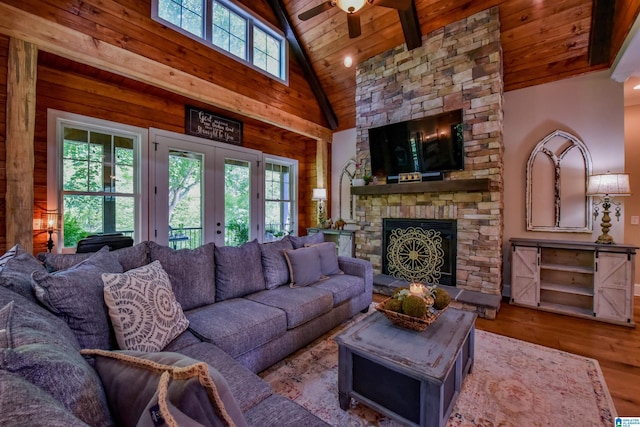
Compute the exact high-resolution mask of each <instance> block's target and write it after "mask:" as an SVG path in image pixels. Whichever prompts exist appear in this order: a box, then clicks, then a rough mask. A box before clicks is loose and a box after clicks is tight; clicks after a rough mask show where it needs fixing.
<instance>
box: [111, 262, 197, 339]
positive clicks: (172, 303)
mask: <svg viewBox="0 0 640 427" xmlns="http://www.w3.org/2000/svg"><path fill="white" fill-rule="evenodd" d="M102 280H103V282H104V300H105V302H106V304H107V306H108V307H109V316H110V317H111V323H112V324H113V329H114V331H115V334H116V339H117V340H118V345H119V346H120V348H121V349H123V350H137V351H150V352H153V351H160V350H162V349H163V348H165V347H166V346H167V344H169V343H170V342H171V341H173V340H174V339H175V338H176V337H178V335H180V334H181V333H183V332H184V331H185V330H186V329H187V328H188V327H189V321H188V320H187V318H186V317H185V315H184V313H183V312H182V307H180V303H178V301H176V297H175V295H174V294H173V290H172V289H171V282H170V280H169V276H168V275H167V273H166V272H165V271H164V270H163V269H162V265H161V264H160V261H154V262H152V263H151V264H149V265H145V266H142V267H139V268H135V269H133V270H129V271H127V272H126V273H122V274H110V273H105V274H103V275H102Z"/></svg>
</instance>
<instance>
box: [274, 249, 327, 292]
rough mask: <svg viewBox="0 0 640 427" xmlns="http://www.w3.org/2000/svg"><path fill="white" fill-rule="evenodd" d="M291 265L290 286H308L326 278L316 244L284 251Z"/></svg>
mask: <svg viewBox="0 0 640 427" xmlns="http://www.w3.org/2000/svg"><path fill="white" fill-rule="evenodd" d="M284 256H285V258H286V259H287V264H288V265H289V276H290V277H291V284H290V286H291V287H292V288H293V287H297V286H307V285H311V284H312V283H315V282H317V281H320V280H323V279H326V276H324V275H323V274H322V271H321V270H320V253H319V252H318V248H316V247H315V246H309V247H306V248H300V249H294V250H289V251H284Z"/></svg>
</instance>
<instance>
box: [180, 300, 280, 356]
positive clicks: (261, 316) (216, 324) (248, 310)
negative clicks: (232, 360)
mask: <svg viewBox="0 0 640 427" xmlns="http://www.w3.org/2000/svg"><path fill="white" fill-rule="evenodd" d="M186 316H187V318H188V319H189V324H190V330H191V331H192V332H193V333H194V334H196V335H197V336H199V337H201V338H202V339H203V340H206V341H208V342H212V343H214V344H215V345H217V346H218V347H220V348H221V349H222V350H224V351H226V352H227V353H229V354H230V355H231V356H232V357H236V356H238V355H241V354H243V353H246V352H247V351H250V350H253V349H254V348H256V347H260V346H261V345H263V344H265V343H267V342H269V341H271V340H272V339H274V338H276V337H279V336H280V335H283V334H284V333H285V332H286V331H287V315H286V314H285V312H284V311H282V310H279V309H277V308H273V307H269V306H267V305H264V304H259V303H257V302H254V301H249V300H247V299H244V298H234V299H231V300H226V301H222V302H217V303H215V304H212V305H209V306H206V307H200V308H196V309H195V310H190V311H188V312H186Z"/></svg>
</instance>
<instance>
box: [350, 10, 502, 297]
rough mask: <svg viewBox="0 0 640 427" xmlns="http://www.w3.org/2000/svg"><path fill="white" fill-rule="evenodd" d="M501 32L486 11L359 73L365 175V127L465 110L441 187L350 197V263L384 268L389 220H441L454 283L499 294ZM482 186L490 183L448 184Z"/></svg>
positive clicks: (380, 188)
mask: <svg viewBox="0 0 640 427" xmlns="http://www.w3.org/2000/svg"><path fill="white" fill-rule="evenodd" d="M499 27H500V24H499V16H498V8H497V7H496V8H492V9H488V10H485V11H483V12H480V13H477V14H475V15H472V16H470V17H468V18H467V19H464V20H462V21H459V22H456V23H453V24H451V25H448V26H446V27H444V28H441V29H439V30H436V31H433V32H432V33H429V34H427V35H426V36H424V37H423V45H422V46H421V47H419V48H416V49H413V50H411V51H407V50H406V48H405V46H404V45H402V46H399V47H397V48H395V49H393V50H391V51H387V52H385V53H383V54H380V55H378V56H376V57H373V58H371V59H369V60H368V61H366V62H363V63H361V64H359V65H358V69H357V72H356V79H357V88H356V110H357V119H356V120H357V122H356V135H357V136H356V138H357V140H356V158H357V161H358V163H360V164H363V165H365V168H367V167H368V165H370V161H369V160H370V153H369V141H368V129H369V128H372V127H377V126H382V125H386V124H389V123H396V122H399V121H404V120H410V119H414V118H419V117H424V116H430V115H434V114H438V113H442V112H446V111H451V110H454V109H462V110H463V123H464V151H465V167H464V170H461V171H451V172H445V174H444V181H440V182H434V183H432V184H430V183H427V182H424V183H411V184H404V183H400V184H384V180H383V179H382V180H381V181H382V182H383V184H382V185H377V186H374V187H375V188H367V189H366V191H359V192H357V191H355V190H356V188H355V187H354V189H352V192H353V194H356V195H357V197H356V199H357V200H356V209H355V220H356V225H357V226H358V231H357V232H356V256H357V257H359V258H363V259H368V260H369V261H371V263H372V265H373V267H374V273H382V272H383V270H384V269H385V268H386V267H385V266H384V265H383V257H385V256H386V255H385V254H383V249H382V248H383V243H384V240H385V238H386V237H385V232H384V229H383V227H384V222H385V220H388V219H406V220H413V219H416V220H419V221H426V220H438V221H440V220H447V221H450V222H451V223H453V224H455V227H456V247H455V253H456V256H455V263H454V265H455V267H454V270H455V271H454V272H452V273H451V276H450V277H451V282H452V283H451V285H452V286H456V287H457V288H460V289H462V290H468V291H477V293H482V294H490V295H491V296H499V295H500V294H501V291H502V230H503V181H502V180H503V141H502V127H503V126H502V103H503V81H502V48H501V45H500V31H499ZM366 172H367V173H370V172H371V171H370V170H368V169H367V170H366ZM480 181H483V182H484V183H485V184H486V185H475V186H474V185H462V184H460V185H450V184H452V183H453V184H456V183H465V184H468V183H474V182H480ZM404 186H407V187H404ZM417 186H422V187H417ZM369 187H370V186H369ZM416 188H418V189H416ZM408 189H411V190H410V191H409V190H408ZM374 190H375V191H374Z"/></svg>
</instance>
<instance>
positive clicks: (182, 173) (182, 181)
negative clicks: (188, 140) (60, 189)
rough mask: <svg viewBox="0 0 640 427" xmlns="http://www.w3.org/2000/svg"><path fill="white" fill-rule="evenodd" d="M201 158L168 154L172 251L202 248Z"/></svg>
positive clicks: (190, 155)
mask: <svg viewBox="0 0 640 427" xmlns="http://www.w3.org/2000/svg"><path fill="white" fill-rule="evenodd" d="M203 164H204V156H203V155H202V154H200V153H194V152H190V151H178V150H170V151H169V230H168V232H169V245H170V246H171V247H173V248H174V249H180V248H191V249H194V248H197V247H198V246H200V245H202V243H203V242H202V222H203V221H202V217H203V211H204V198H203V195H202V191H203V186H202V180H203Z"/></svg>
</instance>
